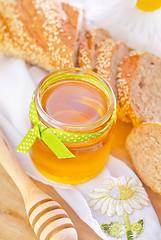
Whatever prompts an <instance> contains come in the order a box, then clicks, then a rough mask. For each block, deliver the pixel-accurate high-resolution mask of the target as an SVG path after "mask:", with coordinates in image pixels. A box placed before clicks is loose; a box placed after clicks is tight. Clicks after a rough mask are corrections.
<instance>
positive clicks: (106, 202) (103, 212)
mask: <svg viewBox="0 0 161 240" xmlns="http://www.w3.org/2000/svg"><path fill="white" fill-rule="evenodd" d="M110 200H111V198H108V199H106V201H105V202H104V203H103V204H102V206H101V213H102V214H105V212H106V211H107V209H108V205H109V202H110Z"/></svg>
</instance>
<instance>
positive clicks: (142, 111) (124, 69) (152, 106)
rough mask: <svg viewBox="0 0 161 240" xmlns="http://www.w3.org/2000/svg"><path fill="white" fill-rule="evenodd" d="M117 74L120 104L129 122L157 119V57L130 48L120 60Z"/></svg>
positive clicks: (160, 65) (160, 80)
mask: <svg viewBox="0 0 161 240" xmlns="http://www.w3.org/2000/svg"><path fill="white" fill-rule="evenodd" d="M117 76H118V79H117V88H118V97H119V102H120V106H121V108H122V110H123V112H124V113H125V114H126V115H128V116H129V117H130V118H131V120H132V122H133V124H134V125H136V124H138V123H140V122H161V107H160V105H161V91H160V90H159V89H161V59H160V58H158V57H156V56H155V55H153V54H150V53H142V52H140V53H138V52H137V53H136V54H135V53H134V51H133V54H131V56H128V57H125V58H124V59H123V61H122V63H121V64H120V66H119V68H118V75H117Z"/></svg>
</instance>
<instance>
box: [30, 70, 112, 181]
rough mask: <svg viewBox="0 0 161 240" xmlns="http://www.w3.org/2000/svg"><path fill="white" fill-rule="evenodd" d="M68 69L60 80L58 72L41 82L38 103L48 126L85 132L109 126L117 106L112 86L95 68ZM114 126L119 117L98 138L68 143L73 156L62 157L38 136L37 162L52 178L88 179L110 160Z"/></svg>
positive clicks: (33, 147)
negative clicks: (86, 69)
mask: <svg viewBox="0 0 161 240" xmlns="http://www.w3.org/2000/svg"><path fill="white" fill-rule="evenodd" d="M64 71H65V72H64ZM64 71H59V72H57V73H56V79H57V80H56V81H54V76H55V73H54V74H52V75H50V76H48V77H47V78H45V79H44V80H43V81H42V82H41V83H40V84H39V86H38V90H37V92H36V93H35V94H37V98H38V104H37V105H36V106H37V111H38V113H39V117H40V119H41V121H42V122H43V123H44V124H45V125H47V126H48V127H52V128H58V129H61V130H64V131H68V132H75V133H82V134H85V133H93V132H98V131H100V130H101V129H103V128H105V127H106V126H107V125H108V124H109V121H110V120H111V117H112V116H113V114H114V110H115V99H114V95H113V93H112V90H111V88H110V87H109V86H108V85H107V83H105V82H104V81H103V80H102V79H100V77H99V76H97V75H96V74H93V73H91V72H87V71H84V70H78V69H70V70H64ZM59 75H60V76H59ZM52 77H53V78H52ZM51 79H53V81H51ZM93 80H94V81H93ZM97 82H98V84H97ZM101 85H103V89H105V90H104V91H103V90H102V88H100V86H101ZM114 126H115V118H114V120H113V122H112V124H111V125H110V127H109V128H108V129H107V131H105V132H104V133H103V134H101V135H100V136H99V137H97V138H94V139H91V140H87V141H84V142H76V143H75V142H72V143H71V142H70V143H68V142H66V143H64V144H65V145H66V147H67V148H68V149H69V150H70V151H71V152H72V153H73V154H74V156H75V157H73V158H65V159H58V158H57V157H56V156H55V155H54V153H53V152H52V151H51V150H50V149H49V148H48V147H47V146H46V145H45V143H43V142H42V141H41V140H40V139H37V140H36V142H35V143H34V145H33V146H32V149H31V151H30V155H31V158H32V160H33V163H34V164H35V166H36V168H37V169H38V170H39V171H40V172H41V173H42V174H44V175H45V176H46V177H48V178H50V179H52V180H55V181H58V182H62V183H70V184H75V183H80V182H84V181H87V180H89V179H91V178H93V177H95V176H96V175H97V174H98V173H100V172H101V170H102V169H103V168H104V166H105V165H106V163H107V160H108V157H109V153H110V148H111V143H112V137H113V131H114Z"/></svg>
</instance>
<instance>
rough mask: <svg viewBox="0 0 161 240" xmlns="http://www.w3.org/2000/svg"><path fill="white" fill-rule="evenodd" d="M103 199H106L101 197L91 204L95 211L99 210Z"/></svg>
mask: <svg viewBox="0 0 161 240" xmlns="http://www.w3.org/2000/svg"><path fill="white" fill-rule="evenodd" d="M104 201H106V199H105V198H103V199H101V200H99V201H97V202H96V203H95V205H94V206H93V209H94V210H95V211H97V210H100V209H101V206H102V204H103V203H104Z"/></svg>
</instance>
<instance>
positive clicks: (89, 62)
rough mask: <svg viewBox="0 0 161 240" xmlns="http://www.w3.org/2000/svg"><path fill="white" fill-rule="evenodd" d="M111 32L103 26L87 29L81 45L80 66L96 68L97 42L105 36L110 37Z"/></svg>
mask: <svg viewBox="0 0 161 240" xmlns="http://www.w3.org/2000/svg"><path fill="white" fill-rule="evenodd" d="M110 37H111V35H110V33H109V32H107V31H106V30H104V29H102V28H91V29H89V30H87V32H86V34H85V37H84V38H83V39H82V41H81V42H80V45H79V67H81V68H84V69H88V70H94V64H95V54H96V48H97V44H98V43H99V42H100V41H101V40H102V39H104V38H110Z"/></svg>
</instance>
